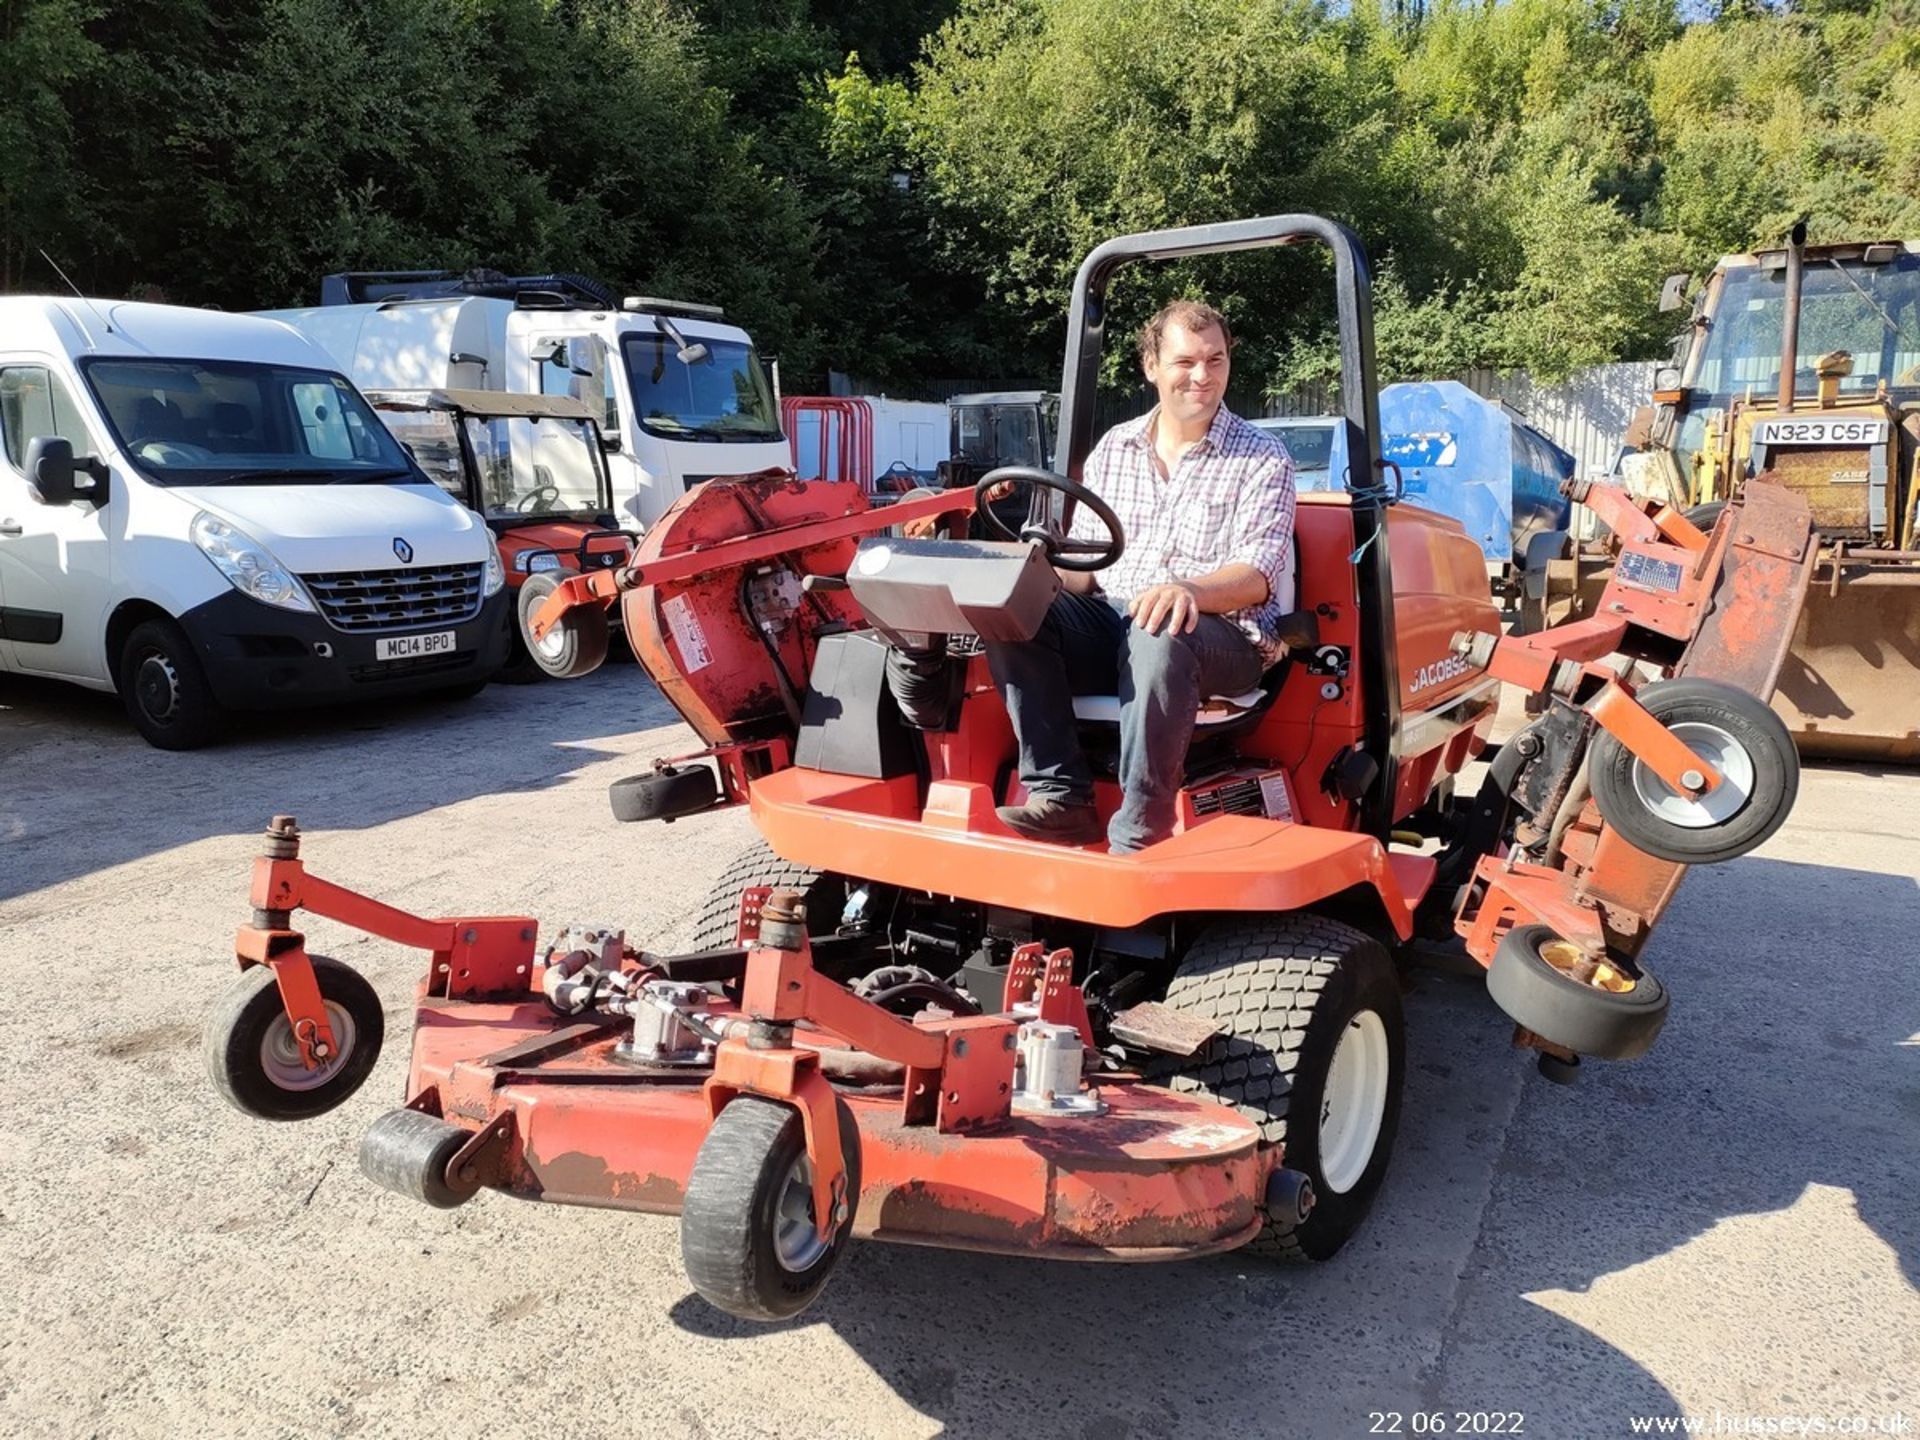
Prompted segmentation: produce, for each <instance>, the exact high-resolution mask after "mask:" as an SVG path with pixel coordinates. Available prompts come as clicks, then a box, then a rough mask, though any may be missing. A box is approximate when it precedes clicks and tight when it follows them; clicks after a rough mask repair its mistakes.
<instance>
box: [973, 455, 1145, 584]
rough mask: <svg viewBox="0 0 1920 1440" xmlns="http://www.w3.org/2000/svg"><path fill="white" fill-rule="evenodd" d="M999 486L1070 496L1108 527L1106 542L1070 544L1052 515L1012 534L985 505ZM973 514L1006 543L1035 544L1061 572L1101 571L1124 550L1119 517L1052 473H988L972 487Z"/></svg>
mask: <svg viewBox="0 0 1920 1440" xmlns="http://www.w3.org/2000/svg"><path fill="white" fill-rule="evenodd" d="M1002 484H1014V485H1037V486H1039V487H1040V488H1041V489H1042V490H1058V491H1059V492H1060V493H1061V494H1062V495H1066V496H1070V497H1071V498H1072V499H1074V500H1075V501H1077V502H1078V503H1079V504H1082V505H1084V506H1086V507H1087V508H1088V509H1089V510H1091V511H1093V513H1094V515H1095V516H1096V517H1097V518H1098V519H1099V521H1100V523H1101V524H1102V525H1104V526H1106V527H1107V538H1106V539H1104V540H1070V539H1068V538H1067V536H1065V535H1063V534H1062V533H1061V532H1060V531H1059V529H1058V528H1057V527H1056V526H1055V525H1054V523H1053V520H1052V517H1051V515H1049V517H1048V518H1047V519H1046V520H1029V521H1028V522H1027V523H1026V524H1025V525H1023V526H1021V527H1020V533H1019V534H1018V535H1016V534H1014V532H1013V531H1011V530H1009V529H1008V528H1007V526H1006V524H1005V522H1003V521H1002V520H1001V519H1000V517H999V516H998V515H996V514H994V513H993V506H992V505H990V504H989V503H988V502H987V492H988V491H989V490H992V489H994V488H995V487H996V486H999V485H1002ZM973 513H974V514H976V515H978V516H979V517H980V518H981V520H982V521H983V522H984V523H985V524H986V527H987V529H988V530H989V531H991V532H992V533H993V534H996V535H999V536H1001V537H1003V538H1005V539H1008V540H1034V541H1038V542H1039V545H1040V548H1041V549H1042V550H1044V551H1046V552H1047V560H1048V561H1049V562H1050V563H1051V564H1052V565H1054V566H1055V567H1056V568H1058V569H1061V570H1077V571H1081V572H1083V573H1084V572H1088V571H1093V570H1104V569H1106V568H1107V567H1108V566H1109V565H1111V564H1113V562H1114V561H1116V560H1118V559H1119V558H1120V554H1121V552H1122V551H1123V550H1125V549H1126V546H1127V536H1126V531H1124V530H1123V529H1121V526H1120V517H1119V516H1118V515H1116V514H1114V513H1113V507H1112V506H1111V505H1109V504H1107V502H1106V501H1104V500H1102V499H1101V498H1100V497H1099V496H1098V495H1096V494H1094V493H1093V491H1091V490H1089V489H1088V488H1087V487H1086V486H1084V485H1082V484H1081V483H1080V482H1079V481H1078V480H1069V479H1068V478H1067V477H1066V476H1064V475H1056V474H1055V473H1054V472H1053V471H1051V470H1039V469H1036V468H1034V467H1033V466H1031V465H1003V466H1001V467H1000V468H999V469H998V470H989V471H988V472H987V473H986V474H985V475H982V476H981V477H980V483H979V484H978V485H976V486H974V487H973Z"/></svg>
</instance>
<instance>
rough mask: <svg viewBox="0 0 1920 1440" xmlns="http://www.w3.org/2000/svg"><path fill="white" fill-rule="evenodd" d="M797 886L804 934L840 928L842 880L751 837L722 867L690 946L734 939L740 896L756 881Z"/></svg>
mask: <svg viewBox="0 0 1920 1440" xmlns="http://www.w3.org/2000/svg"><path fill="white" fill-rule="evenodd" d="M760 885H765V886H767V887H768V888H769V889H773V890H797V891H799V892H800V894H801V896H802V897H803V898H804V899H805V901H806V906H807V934H808V935H811V936H820V935H831V934H833V932H834V931H835V930H836V929H838V928H839V925H840V915H841V912H842V911H843V910H844V909H845V908H846V904H847V882H846V881H845V880H843V879H841V878H840V877H839V876H838V875H829V874H825V873H823V872H822V871H819V870H815V869H813V868H811V867H810V866H806V865H795V864H793V863H792V862H791V861H788V860H782V859H781V858H780V857H779V856H778V855H776V854H774V853H773V851H772V849H770V848H769V847H768V845H767V842H766V841H764V840H756V841H754V843H753V844H752V845H750V846H749V847H747V849H745V850H743V851H741V852H740V854H738V855H736V856H735V857H734V859H733V863H732V864H731V865H729V866H727V868H726V869H725V870H724V871H722V872H721V875H720V878H719V879H718V880H717V881H715V882H714V886H713V889H711V890H710V891H708V892H707V898H706V901H705V903H703V904H702V905H701V907H700V919H699V922H698V923H697V924H696V925H695V926H694V928H693V948H694V949H696V950H721V949H725V948H726V947H727V946H729V945H732V944H734V943H735V941H736V939H737V937H738V935H739V929H740V897H741V896H742V895H743V894H745V893H746V892H747V891H748V890H751V889H753V888H755V887H756V886H760Z"/></svg>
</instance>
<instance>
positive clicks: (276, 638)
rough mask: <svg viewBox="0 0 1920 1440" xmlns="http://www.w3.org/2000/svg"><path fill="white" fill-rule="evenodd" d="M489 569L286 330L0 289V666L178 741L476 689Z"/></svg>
mask: <svg viewBox="0 0 1920 1440" xmlns="http://www.w3.org/2000/svg"><path fill="white" fill-rule="evenodd" d="M504 580H505V576H504V573H503V570H502V567H501V564H500V556H499V550H498V548H497V546H496V544H495V542H494V539H493V535H492V532H491V531H489V530H488V529H487V527H486V525H485V524H484V523H483V522H482V521H481V520H480V518H479V517H478V516H476V515H474V514H473V513H472V512H471V511H470V510H468V509H467V508H466V507H465V506H463V505H461V504H460V503H459V502H458V501H457V500H455V499H454V498H453V497H452V496H450V495H448V494H447V493H446V492H445V491H443V490H442V489H440V487H439V486H437V485H435V484H433V482H432V481H431V480H429V479H428V478H427V477H426V475H424V474H423V473H422V472H421V471H420V469H419V467H418V466H416V465H415V464H414V463H413V461H412V460H411V458H410V457H409V456H408V454H407V452H406V451H405V450H404V449H402V448H401V446H400V445H399V443H398V442H397V441H395V440H394V439H393V437H392V436H391V435H390V434H388V433H387V430H386V429H385V427H384V426H382V425H381V423H380V421H379V420H378V419H377V418H375V416H374V413H373V411H372V410H371V409H370V408H369V407H368V405H367V403H366V401H365V400H363V399H362V398H361V396H360V395H359V393H358V392H357V391H356V390H355V389H354V387H353V386H352V384H350V383H349V382H348V381H347V380H346V378H345V377H343V376H342V375H340V374H339V373H338V367H336V366H335V365H334V364H333V362H332V361H331V360H330V359H329V358H328V357H327V355H326V353H325V352H324V351H322V350H320V349H318V348H317V347H316V346H314V345H312V344H310V343H309V342H308V341H306V340H305V339H303V338H302V337H301V336H300V335H298V334H297V333H296V332H294V331H293V330H292V329H290V328H289V327H287V326H285V325H280V324H276V323H274V322H273V321H269V320H258V319H254V318H251V317H249V316H244V315H225V314H219V313H216V312H211V311H205V310H190V309H181V308H177V307H173V306H165V305H138V304H129V303H123V302H120V301H113V300H81V299H64V298H62V299H45V298H37V297H25V296H23V297H13V298H0V669H4V670H10V671H16V672H19V673H22V674H29V675H42V676H50V677H53V678H56V679H60V680H69V681H72V682H74V683H76V684H80V685H84V686H88V687H90V688H92V689H95V690H113V691H117V692H118V693H119V695H120V697H121V699H122V700H123V702H124V703H125V705H126V707H127V713H128V714H129V715H130V716H131V717H132V719H133V722H134V724H135V725H136V726H137V727H138V728H139V730H140V733H141V734H142V735H144V736H145V737H146V738H147V739H148V740H150V741H152V742H153V743H154V744H155V745H158V746H161V747H162V748H165V749H188V748H191V747H193V746H196V745H200V744H204V743H205V742H207V741H209V740H211V739H214V738H216V737H217V736H218V735H219V734H220V733H221V731H222V729H223V728H224V722H225V720H226V718H227V716H228V713H229V712H230V711H235V710H259V709H273V708H281V707H286V706H294V705H305V704H312V703H316V702H326V701H338V700H348V699H356V698H363V697H364V698H375V699H377V698H384V697H387V696H391V695H397V694H404V693H412V692H419V691H424V690H436V689H444V690H449V691H456V690H462V691H473V690H477V689H478V688H479V687H480V686H482V685H484V684H485V682H486V679H487V677H488V676H489V675H491V674H492V673H493V672H494V671H495V670H497V669H498V668H499V667H500V665H501V664H502V663H503V662H504V660H505V658H506V654H507V646H508V641H509V628H508V627H509V616H508V601H507V595H506V590H505V584H504Z"/></svg>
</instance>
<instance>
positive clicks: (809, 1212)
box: [773, 1154, 827, 1275]
mask: <svg viewBox="0 0 1920 1440" xmlns="http://www.w3.org/2000/svg"><path fill="white" fill-rule="evenodd" d="M826 1253H827V1242H826V1241H824V1240H822V1239H821V1238H820V1229H819V1227H818V1226H817V1225H815V1224H814V1223H813V1162H812V1161H811V1160H809V1159H807V1157H806V1156H805V1155H804V1154H803V1155H802V1156H801V1157H800V1158H799V1159H798V1160H796V1161H794V1162H793V1166H792V1168H790V1169H789V1170H788V1171H787V1178H786V1181H785V1183H783V1184H782V1185H781V1187H780V1200H779V1203H778V1204H776V1205H775V1206H774V1209H773V1255H774V1258H775V1259H776V1260H778V1261H779V1262H780V1268H781V1269H783V1270H785V1271H787V1272H788V1273H789V1274H793V1275H798V1274H800V1273H801V1272H802V1271H804V1270H810V1269H812V1268H813V1266H814V1265H815V1264H817V1263H818V1262H819V1260H820V1257H821V1256H822V1255H824V1254H826Z"/></svg>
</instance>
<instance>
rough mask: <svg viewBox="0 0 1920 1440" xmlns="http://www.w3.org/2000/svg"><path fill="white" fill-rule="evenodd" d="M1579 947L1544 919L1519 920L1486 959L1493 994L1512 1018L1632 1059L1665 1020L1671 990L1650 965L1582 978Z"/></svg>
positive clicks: (1567, 1041)
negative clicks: (1529, 922)
mask: <svg viewBox="0 0 1920 1440" xmlns="http://www.w3.org/2000/svg"><path fill="white" fill-rule="evenodd" d="M1580 959H1581V956H1580V952H1579V950H1578V949H1577V948H1575V947H1574V946H1573V945H1572V944H1570V943H1569V942H1567V941H1565V940H1562V939H1561V938H1560V937H1559V936H1558V935H1556V934H1555V933H1554V932H1553V931H1552V930H1550V929H1548V928H1547V927H1546V926H1545V925H1516V926H1514V927H1513V929H1511V930H1509V931H1508V932H1507V933H1506V934H1505V935H1503V936H1501V937H1500V943H1499V945H1498V946H1496V947H1495V949H1494V952H1493V960H1492V962H1491V963H1490V964H1489V965H1488V966H1487V994H1489V995H1490V996H1492V997H1493V1003H1494V1004H1496V1005H1498V1006H1499V1007H1500V1008H1501V1009H1502V1010H1504V1011H1505V1012H1506V1014H1507V1017H1508V1018H1509V1019H1511V1020H1512V1021H1513V1022H1514V1024H1516V1025H1522V1026H1525V1027H1526V1028H1527V1029H1529V1030H1531V1031H1532V1032H1533V1033H1534V1034H1536V1035H1538V1036H1540V1038H1541V1039H1543V1040H1551V1041H1552V1042H1553V1043H1554V1044H1556V1045H1564V1046H1566V1047H1567V1049H1569V1050H1571V1051H1573V1052H1574V1053H1575V1054H1576V1055H1591V1056H1592V1057H1593V1058H1594V1059H1596V1060H1632V1059H1635V1058H1636V1057H1638V1056H1641V1055H1644V1054H1646V1053H1647V1051H1648V1050H1650V1049H1651V1048H1652V1047H1653V1042H1654V1041H1655V1040H1656V1039H1657V1038H1658V1037H1659V1035H1660V1030H1661V1027H1662V1026H1664V1025H1665V1024H1666V1023H1667V1006H1668V1001H1667V992H1666V987H1664V986H1663V985H1661V983H1660V982H1659V980H1658V979H1656V978H1655V977H1654V974H1653V972H1652V971H1650V970H1648V969H1646V968H1645V967H1644V966H1643V967H1640V968H1639V973H1637V974H1629V973H1628V972H1627V971H1626V970H1625V969H1623V968H1621V967H1619V966H1615V965H1611V964H1608V965H1603V966H1602V967H1600V969H1599V970H1598V971H1597V972H1596V974H1595V975H1594V976H1593V977H1591V978H1582V975H1583V971H1584V967H1581V966H1580V965H1579V961H1580Z"/></svg>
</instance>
